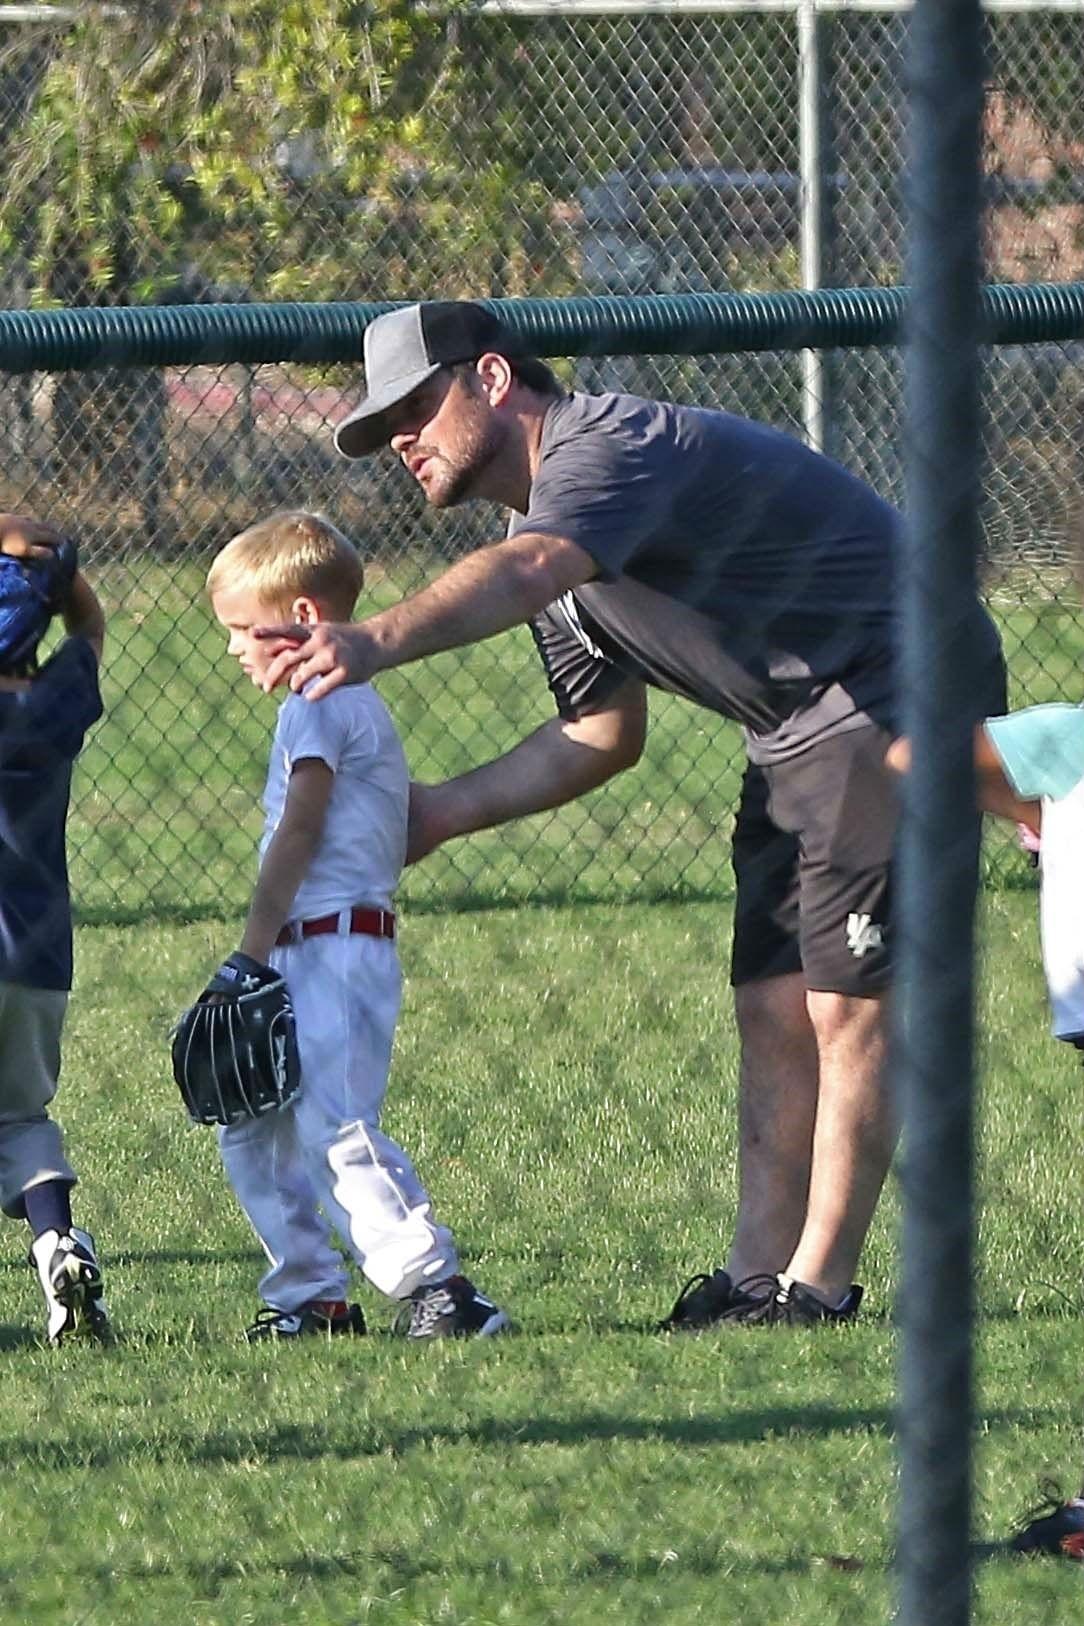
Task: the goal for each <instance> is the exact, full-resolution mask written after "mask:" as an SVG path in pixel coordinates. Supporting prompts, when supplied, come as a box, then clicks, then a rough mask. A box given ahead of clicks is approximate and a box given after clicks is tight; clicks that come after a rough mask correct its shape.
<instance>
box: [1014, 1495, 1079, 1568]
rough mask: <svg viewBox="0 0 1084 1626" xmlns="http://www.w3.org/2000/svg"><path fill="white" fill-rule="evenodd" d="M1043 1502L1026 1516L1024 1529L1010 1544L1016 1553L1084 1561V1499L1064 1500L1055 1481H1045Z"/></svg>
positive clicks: (1022, 1528)
mask: <svg viewBox="0 0 1084 1626" xmlns="http://www.w3.org/2000/svg"><path fill="white" fill-rule="evenodd" d="M1040 1489H1041V1490H1042V1491H1043V1500H1042V1501H1041V1502H1040V1503H1039V1504H1038V1506H1037V1507H1032V1508H1029V1509H1028V1511H1027V1512H1026V1513H1025V1514H1024V1519H1025V1520H1026V1521H1027V1522H1026V1523H1023V1524H1022V1526H1021V1528H1020V1529H1019V1530H1018V1531H1017V1532H1016V1535H1015V1536H1014V1537H1013V1538H1012V1541H1011V1542H1010V1543H1009V1545H1010V1547H1011V1548H1012V1550H1013V1552H1014V1553H1053V1554H1054V1556H1055V1557H1065V1558H1075V1559H1079V1560H1080V1561H1081V1562H1084V1497H1081V1496H1073V1497H1070V1498H1069V1500H1068V1501H1065V1500H1064V1499H1063V1498H1062V1493H1061V1490H1060V1489H1059V1487H1058V1486H1057V1485H1056V1484H1054V1482H1053V1481H1052V1480H1049V1479H1047V1480H1044V1481H1043V1484H1042V1486H1041V1487H1040Z"/></svg>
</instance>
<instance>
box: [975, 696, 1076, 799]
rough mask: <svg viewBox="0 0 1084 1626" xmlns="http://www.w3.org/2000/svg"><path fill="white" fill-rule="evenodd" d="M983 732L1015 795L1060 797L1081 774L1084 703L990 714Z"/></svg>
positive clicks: (1070, 788)
mask: <svg viewBox="0 0 1084 1626" xmlns="http://www.w3.org/2000/svg"><path fill="white" fill-rule="evenodd" d="M985 728H986V733H987V737H988V738H989V740H990V743H991V745H992V746H993V747H994V750H995V751H996V752H997V754H998V756H999V757H1000V758H1001V766H1002V767H1003V768H1004V770H1005V776H1006V778H1007V779H1008V781H1009V783H1010V785H1011V786H1012V788H1013V790H1014V791H1015V792H1016V794H1017V796H1019V797H1020V798H1021V800H1022V801H1025V802H1033V801H1036V800H1038V798H1039V797H1042V796H1047V797H1049V798H1050V799H1051V800H1052V801H1058V800H1059V799H1060V798H1061V797H1062V796H1068V794H1069V792H1070V791H1071V790H1073V789H1074V788H1075V787H1076V786H1077V785H1078V784H1079V783H1080V781H1081V780H1082V779H1084V707H1081V706H1070V705H1067V704H1062V703H1060V702H1058V703H1055V704H1053V705H1048V706H1029V707H1028V708H1027V710H1026V711H1013V712H1010V713H1009V715H1008V716H1007V717H988V718H987V719H986V723H985Z"/></svg>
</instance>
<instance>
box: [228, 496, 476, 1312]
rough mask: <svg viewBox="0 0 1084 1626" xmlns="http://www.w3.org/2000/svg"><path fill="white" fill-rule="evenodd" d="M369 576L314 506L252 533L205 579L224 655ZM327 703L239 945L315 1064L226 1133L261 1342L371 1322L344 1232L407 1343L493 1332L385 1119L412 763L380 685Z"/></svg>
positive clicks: (288, 754)
mask: <svg viewBox="0 0 1084 1626" xmlns="http://www.w3.org/2000/svg"><path fill="white" fill-rule="evenodd" d="M361 586H362V566H361V562H360V560H359V558H358V555H357V552H356V550H355V549H354V547H353V546H352V544H351V543H350V542H349V541H348V540H347V539H346V537H344V536H343V535H342V533H341V532H340V531H338V530H337V529H336V527H335V526H334V525H332V524H330V523H329V522H328V521H327V520H326V519H324V518H322V517H321V516H319V515H315V514H307V513H282V514H275V515H273V516H272V517H271V518H270V519H266V520H263V521H261V522H260V523H259V524H256V525H253V526H251V527H250V528H249V529H248V530H245V531H242V532H241V534H240V535H239V536H236V537H234V538H233V540H232V541H231V542H229V543H227V545H226V546H225V547H224V548H223V549H222V551H221V553H219V554H218V556H217V557H216V558H215V560H214V562H213V564H212V566H211V569H210V572H209V574H208V577H207V592H208V595H209V597H210V601H211V606H212V608H213V610H214V614H215V616H216V617H217V619H218V620H219V622H221V624H222V626H223V627H224V628H225V629H226V631H227V633H228V635H229V642H228V645H227V650H228V653H229V654H231V655H233V656H234V657H235V658H236V659H237V661H238V662H239V663H240V665H241V668H242V670H243V671H244V672H245V673H246V674H247V675H248V677H249V678H250V679H251V680H252V682H253V683H255V684H256V685H257V686H258V687H259V686H260V684H261V680H262V678H263V675H264V672H265V671H266V669H267V666H268V665H269V663H270V659H271V656H270V654H269V653H268V645H267V644H266V643H264V642H262V641H261V640H260V639H259V638H258V637H257V636H256V633H255V629H256V628H258V627H260V626H261V625H266V624H268V623H273V622H276V621H278V622H282V621H288V622H292V623H295V624H298V625H301V626H312V625H315V624H317V623H318V622H321V621H343V620H348V619H349V618H350V616H351V615H352V614H353V610H354V604H355V601H356V599H357V596H358V593H359V591H360V589H361ZM331 700H332V701H333V702H334V704H332V705H328V704H327V703H325V704H324V705H320V706H314V705H311V704H309V702H308V701H307V700H306V699H305V698H304V696H303V695H302V694H289V695H288V696H287V698H286V700H285V701H284V702H283V704H282V706H281V707H280V710H279V715H278V721H277V724H276V727H275V734H274V740H273V743H272V748H271V760H270V765H269V769H268V775H267V783H266V786H265V790H264V796H263V806H264V810H265V815H266V816H265V823H264V832H263V837H262V840H261V842H260V867H259V875H258V879H257V882H256V887H255V891H254V893H253V897H252V903H251V906H250V908H249V913H248V919H247V922H246V924H245V929H244V934H243V936H242V938H241V943H240V952H241V953H243V954H246V955H248V956H249V957H250V958H251V959H253V960H256V961H259V962H261V963H263V964H265V965H271V966H273V967H274V968H275V969H276V970H278V971H280V972H281V973H282V975H283V976H284V977H285V979H286V982H287V984H288V986H289V989H290V993H291V996H292V999H293V1004H294V1010H295V1013H296V1017H297V1038H298V1049H299V1053H300V1058H301V1072H302V1087H301V1091H300V1093H299V1094H298V1095H297V1096H296V1097H295V1098H294V1099H293V1100H292V1101H291V1102H289V1103H288V1104H287V1105H286V1106H285V1107H283V1108H282V1109H281V1110H279V1111H277V1112H271V1113H267V1114H265V1115H264V1116H263V1117H261V1118H257V1119H251V1120H246V1121H245V1122H243V1123H239V1124H231V1125H229V1126H228V1127H225V1128H223V1129H221V1130H220V1131H219V1144H220V1148H221V1152H222V1160H223V1163H224V1164H225V1168H226V1173H227V1175H228V1176H229V1179H230V1183H231V1184H232V1186H233V1189H234V1191H235V1192H236V1194H237V1198H238V1201H239V1202H240V1204H241V1206H242V1208H243V1209H244V1210H245V1213H246V1214H247V1216H248V1218H249V1221H250V1222H251V1224H252V1226H253V1229H254V1230H255V1232H256V1235H257V1236H258V1237H259V1239H260V1241H261V1243H262V1244H263V1247H264V1251H265V1252H266V1254H267V1256H268V1259H269V1260H270V1269H269V1270H268V1271H267V1272H266V1274H265V1275H264V1276H263V1278H262V1280H261V1282H260V1294H261V1297H262V1298H263V1300H264V1305H265V1307H264V1309H263V1310H261V1312H260V1314H259V1315H258V1316H257V1317H256V1320H255V1321H254V1322H253V1324H252V1325H251V1326H250V1327H249V1328H248V1330H247V1337H248V1338H249V1339H250V1340H259V1339H265V1338H293V1337H297V1336H300V1335H302V1334H305V1333H313V1332H319V1333H325V1334H329V1333H340V1332H341V1333H351V1332H363V1331H364V1330H365V1324H364V1320H363V1318H362V1314H361V1310H360V1308H359V1307H358V1306H357V1305H356V1304H354V1305H351V1304H348V1303H347V1298H346V1294H347V1275H346V1269H345V1265H344V1261H343V1259H342V1256H341V1255H340V1253H339V1252H338V1250H337V1249H336V1248H335V1247H334V1245H333V1243H332V1232H333V1231H334V1232H337V1233H338V1235H339V1236H340V1237H341V1239H342V1240H343V1242H344V1243H345V1244H346V1245H347V1246H348V1248H349V1250H350V1252H351V1254H352V1255H353V1257H354V1258H355V1260H356V1261H357V1263H358V1265H359V1266H360V1267H361V1269H362V1270H363V1271H364V1272H365V1274H366V1276H368V1278H369V1280H370V1281H371V1282H372V1283H373V1285H374V1286H375V1287H376V1288H378V1289H379V1290H380V1291H381V1292H383V1293H386V1294H387V1295H389V1297H391V1298H394V1299H399V1300H409V1301H410V1324H409V1329H408V1336H410V1337H414V1338H432V1337H443V1336H461V1337H463V1336H471V1335H481V1336H489V1335H491V1334H493V1333H497V1332H500V1331H501V1330H502V1329H503V1328H504V1327H506V1326H507V1324H508V1323H507V1317H506V1316H505V1315H504V1313H503V1311H501V1310H499V1309H498V1308H497V1307H496V1305H494V1304H492V1303H491V1302H490V1301H489V1300H488V1299H487V1298H485V1297H484V1296H483V1295H482V1294H481V1293H479V1292H478V1291H477V1290H476V1289H475V1287H474V1286H473V1284H472V1283H471V1282H469V1281H468V1280H467V1278H466V1277H465V1276H463V1275H461V1274H460V1271H459V1262H458V1258H457V1255H456V1250H455V1245H454V1242H453V1240H452V1236H451V1233H450V1231H448V1230H447V1229H446V1228H445V1227H444V1226H442V1225H439V1224H438V1223H437V1222H436V1220H435V1218H434V1217H433V1212H432V1206H431V1204H430V1201H429V1197H428V1196H427V1194H426V1192H425V1190H424V1188H423V1187H422V1185H421V1182H420V1181H419V1179H418V1176H417V1174H416V1173H415V1171H414V1168H413V1166H412V1164H411V1162H410V1159H409V1158H408V1157H407V1155H406V1153H405V1152H403V1151H402V1150H401V1148H400V1147H398V1146H397V1145H396V1144H395V1142H394V1141H392V1140H389V1139H388V1137H387V1136H386V1135H384V1134H382V1133H381V1131H380V1128H379V1115H380V1108H381V1104H382V1102H383V1099H384V1092H385V1089H386V1087H387V1076H388V1067H389V1064H390V1061H391V1051H392V1040H393V1035H394V1031H395V1023H396V1018H397V1016H398V1012H399V1004H400V993H401V977H400V969H399V960H398V955H397V952H396V946H395V931H396V926H395V916H394V914H393V912H392V903H393V896H394V891H395V887H396V884H397V881H398V878H399V873H400V870H401V869H402V865H403V861H404V857H405V853H406V834H407V812H408V803H409V776H408V772H407V766H406V761H405V758H404V755H403V749H402V746H401V744H400V741H399V738H398V735H397V734H396V731H395V727H394V725H393V723H392V721H391V718H390V716H389V714H388V711H387V709H386V707H385V706H384V704H383V702H382V701H381V699H380V697H379V696H378V695H377V693H376V691H375V690H374V689H373V688H372V687H371V686H370V685H369V684H363V685H360V686H358V687H351V688H344V689H342V690H341V691H340V692H339V693H338V694H337V695H334V696H332V697H331Z"/></svg>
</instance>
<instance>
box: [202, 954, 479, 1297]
mask: <svg viewBox="0 0 1084 1626" xmlns="http://www.w3.org/2000/svg"><path fill="white" fill-rule="evenodd" d="M271 964H272V965H274V966H275V967H276V968H277V969H278V970H280V971H281V972H282V974H283V976H284V977H285V978H286V981H287V983H288V985H289V988H290V994H291V997H292V999H293V1003H294V1010H295V1013H296V1016H297V1037H298V1049H299V1052H300V1057H301V1076H302V1084H301V1091H300V1093H299V1094H298V1095H297V1096H295V1097H294V1099H293V1101H291V1102H290V1104H289V1105H288V1106H286V1107H284V1108H283V1109H282V1110H281V1111H279V1112H269V1113H267V1114H266V1115H265V1116H264V1117H262V1118H257V1119H252V1120H249V1121H246V1122H244V1123H241V1124H231V1125H229V1126H228V1127H227V1128H223V1129H221V1130H220V1131H219V1146H220V1149H221V1152H222V1161H223V1163H224V1164H225V1166H226V1173H227V1174H228V1176H229V1179H230V1183H231V1185H232V1186H233V1189H234V1191H235V1192H236V1194H237V1198H238V1200H239V1202H240V1204H241V1207H242V1208H243V1209H244V1211H245V1213H246V1214H247V1215H248V1218H249V1221H250V1222H251V1225H252V1228H253V1230H254V1231H255V1232H256V1235H257V1237H258V1238H259V1240H260V1242H261V1243H262V1244H263V1248H264V1251H265V1252H266V1254H267V1257H268V1259H269V1260H270V1261H271V1268H270V1270H269V1271H268V1272H267V1273H266V1274H265V1275H264V1277H263V1278H262V1280H261V1282H260V1294H261V1296H262V1298H263V1299H264V1301H265V1303H267V1304H269V1305H272V1306H273V1307H274V1308H275V1309H276V1310H286V1311H291V1310H297V1309H299V1308H300V1306H301V1305H303V1304H307V1303H308V1302H309V1301H310V1300H311V1299H345V1298H346V1297H347V1274H346V1269H345V1266H344V1263H343V1259H342V1256H341V1254H340V1253H339V1252H338V1250H337V1249H336V1248H335V1246H334V1245H333V1242H332V1230H334V1231H336V1232H337V1233H338V1234H339V1236H340V1237H341V1238H342V1240H343V1242H344V1243H346V1245H347V1246H348V1247H349V1249H350V1252H351V1253H352V1254H353V1256H354V1258H355V1259H356V1260H357V1262H358V1264H359V1265H360V1267H361V1269H362V1270H363V1271H364V1272H365V1274H366V1276H367V1277H368V1278H369V1280H370V1281H371V1282H372V1283H373V1285H374V1287H376V1288H378V1289H379V1290H380V1291H381V1292H382V1293H387V1294H389V1295H390V1296H391V1297H393V1298H406V1297H407V1296H408V1295H409V1294H410V1293H411V1292H413V1290H414V1289H415V1288H416V1287H419V1286H420V1285H421V1284H422V1283H424V1282H426V1281H431V1280H435V1281H440V1280H442V1279H443V1278H444V1277H445V1276H449V1275H452V1274H454V1272H455V1271H457V1270H458V1268H459V1264H458V1259H457V1256H456V1251H455V1245H454V1243H453V1240H452V1235H451V1232H450V1231H448V1230H446V1229H445V1227H444V1226H442V1225H438V1224H437V1223H436V1221H435V1220H434V1218H433V1213H432V1206H431V1204H430V1201H429V1197H428V1195H427V1194H426V1191H425V1189H424V1187H423V1186H422V1184H421V1181H420V1180H419V1179H418V1176H417V1174H416V1173H415V1171H414V1167H413V1165H412V1164H411V1161H410V1159H409V1158H408V1157H407V1155H406V1153H405V1152H404V1151H403V1150H402V1149H401V1148H400V1147H399V1146H397V1145H396V1144H395V1142H394V1141H393V1140H389V1138H388V1137H387V1136H386V1135H383V1134H381V1132H380V1129H379V1127H378V1120H379V1116H380V1108H381V1105H382V1103H383V1100H384V1092H385V1090H386V1088H387V1080H388V1068H389V1066H390V1064H391V1051H392V1039H393V1036H394V1032H395V1023H396V1019H397V1017H398V1014H399V1004H400V999H401V994H402V977H401V973H400V969H399V957H398V954H397V953H396V949H395V944H394V943H393V942H391V941H389V940H388V939H387V938H381V937H366V936H363V935H362V934H360V933H355V934H345V935H339V936H335V935H334V934H328V935H326V936H320V937H309V938H306V939H305V940H304V941H303V942H300V943H296V944H295V943H291V944H289V945H288V946H286V947H284V948H277V949H275V950H274V951H273V952H272V955H271Z"/></svg>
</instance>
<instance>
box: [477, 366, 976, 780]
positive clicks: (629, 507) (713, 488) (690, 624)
mask: <svg viewBox="0 0 1084 1626" xmlns="http://www.w3.org/2000/svg"><path fill="white" fill-rule="evenodd" d="M898 527H899V516H898V515H897V513H896V511H895V510H894V509H893V508H891V507H890V506H889V505H888V504H887V503H886V502H884V501H882V499H881V498H880V497H878V496H877V495H876V494H875V493H874V492H873V491H871V490H870V488H869V487H868V486H866V485H865V484H863V482H862V481H861V480H858V479H856V478H855V477H854V476H853V475H851V474H848V473H847V471H846V470H845V469H843V468H841V467H840V466H839V465H838V464H836V463H833V462H831V461H830V460H829V459H828V458H826V457H823V456H821V455H820V454H818V453H816V452H812V451H810V450H809V449H808V448H807V447H805V446H803V445H802V443H801V442H800V441H798V440H796V439H795V438H794V437H793V436H791V435H787V434H784V433H783V432H781V431H780V430H776V429H771V428H768V427H766V426H765V425H762V424H758V423H754V422H751V421H750V420H748V419H745V418H739V417H736V416H734V415H733V414H731V413H727V412H718V411H710V410H707V409H703V408H698V407H683V406H674V405H670V404H667V403H665V402H659V401H645V400H640V399H638V398H637V397H634V396H627V395H580V394H574V395H570V396H568V397H566V398H564V399H562V400H560V401H557V402H555V403H554V405H553V406H552V407H551V408H550V409H549V411H548V412H547V414H546V417H545V420H544V424H543V430H542V444H541V458H540V464H539V468H538V472H537V474H536V475H535V478H534V481H533V483H532V486H531V494H530V500H529V505H528V509H527V512H526V513H525V514H523V515H517V516H516V517H515V518H514V519H513V521H512V524H511V526H510V528H509V535H510V536H515V535H518V534H519V533H521V532H527V531H531V532H538V533H541V534H543V535H550V536H561V537H564V538H567V539H568V540H569V541H571V542H574V543H576V544H577V546H578V547H581V548H583V550H584V551H585V552H586V553H588V554H590V556H591V557H592V559H594V560H595V562H596V564H597V565H598V568H599V574H598V577H597V578H596V579H594V580H592V581H590V582H587V583H586V584H585V585H584V586H582V587H577V588H576V589H575V591H574V592H572V593H566V594H565V595H564V596H563V597H562V598H561V599H559V600H558V601H557V602H556V603H555V604H552V605H550V606H549V608H548V609H547V610H545V611H543V613H542V614H541V615H540V616H538V617H537V618H536V619H535V621H534V622H533V623H532V631H533V632H534V636H535V641H536V643H537V645H538V648H539V651H540V653H541V655H542V658H543V661H544V662H545V665H546V670H547V675H548V678H549V683H550V688H551V689H552V691H553V694H554V697H555V699H556V701H557V705H558V708H559V710H560V712H561V714H562V715H564V716H569V717H573V716H576V715H577V714H578V713H580V712H582V711H591V710H595V709H598V707H599V706H602V705H604V704H605V702H606V700H607V698H608V697H609V696H610V695H611V694H612V693H613V692H614V691H615V690H616V689H617V688H618V687H619V685H620V684H621V683H622V682H623V681H624V680H625V679H626V678H628V677H630V676H631V677H636V678H639V679H641V680H642V681H644V682H646V683H649V684H652V685H654V686H656V687H658V688H662V689H667V690H670V691H671V692H673V693H675V694H680V695H684V696H686V697H687V698H688V699H690V700H694V701H696V702H698V703H699V704H701V705H704V706H707V707H709V708H710V709H711V710H713V711H717V712H720V713H722V714H723V715H724V716H726V717H732V718H734V719H736V720H737V721H738V722H740V723H741V724H743V726H744V728H745V731H746V739H747V746H748V750H749V755H750V757H751V758H752V760H753V761H754V762H758V763H771V762H778V761H783V760H785V759H786V758H788V757H791V756H795V755H797V754H798V753H799V752H801V751H803V750H805V749H806V748H807V747H808V746H809V745H811V744H812V743H814V741H816V740H819V739H822V738H826V737H827V736H829V735H831V734H837V733H841V732H843V731H844V730H846V729H850V728H855V727H860V726H863V725H864V724H867V723H869V722H870V721H874V722H877V723H880V724H882V725H884V726H886V727H892V726H893V725H894V717H893V710H894V706H893V691H894V682H893V638H894V625H895V620H896V616H897V614H898V603H897V592H896V586H895V581H894V576H895V557H896V539H897V532H898ZM976 637H977V638H978V639H979V640H980V646H979V647H980V648H981V650H982V651H983V653H984V655H986V656H987V657H988V659H989V661H990V664H991V669H992V672H993V670H994V669H996V668H998V667H999V664H1000V657H999V649H998V640H997V634H996V632H995V631H994V628H993V625H992V623H990V622H989V620H988V619H987V618H986V617H985V616H984V615H982V614H981V612H980V613H978V614H977V615H976ZM978 704H979V705H980V707H981V702H978ZM994 709H997V708H996V705H995V707H994ZM980 715H981V709H980V710H977V711H976V720H977V719H978V717H979V716H980Z"/></svg>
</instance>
